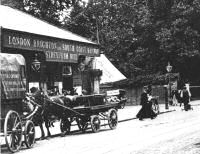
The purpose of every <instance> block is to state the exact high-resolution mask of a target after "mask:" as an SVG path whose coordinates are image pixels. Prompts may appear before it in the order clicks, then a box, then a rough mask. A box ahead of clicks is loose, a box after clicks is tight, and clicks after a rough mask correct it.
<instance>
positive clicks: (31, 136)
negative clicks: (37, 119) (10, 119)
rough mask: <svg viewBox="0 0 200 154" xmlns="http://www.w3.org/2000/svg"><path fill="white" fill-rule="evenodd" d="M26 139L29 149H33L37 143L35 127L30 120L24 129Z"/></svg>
mask: <svg viewBox="0 0 200 154" xmlns="http://www.w3.org/2000/svg"><path fill="white" fill-rule="evenodd" d="M24 139H25V144H26V146H27V148H32V147H33V145H34V143H35V125H34V124H33V122H32V121H30V120H28V121H27V122H26V125H25V128H24Z"/></svg>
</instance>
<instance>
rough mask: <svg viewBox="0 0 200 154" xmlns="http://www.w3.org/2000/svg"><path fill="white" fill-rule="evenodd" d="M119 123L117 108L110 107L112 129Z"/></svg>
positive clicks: (109, 115) (109, 116) (109, 118)
mask: <svg viewBox="0 0 200 154" xmlns="http://www.w3.org/2000/svg"><path fill="white" fill-rule="evenodd" d="M117 124H118V116H117V111H116V110H115V109H110V110H109V111H108V125H109V127H110V129H115V128H116V127H117Z"/></svg>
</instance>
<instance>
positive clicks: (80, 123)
mask: <svg viewBox="0 0 200 154" xmlns="http://www.w3.org/2000/svg"><path fill="white" fill-rule="evenodd" d="M76 122H77V125H78V128H79V130H81V131H82V132H85V131H86V129H87V127H88V122H87V121H86V120H83V119H81V118H77V119H76Z"/></svg>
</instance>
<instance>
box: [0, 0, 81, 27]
mask: <svg viewBox="0 0 200 154" xmlns="http://www.w3.org/2000/svg"><path fill="white" fill-rule="evenodd" d="M78 1H81V0H23V1H22V0H2V4H3V5H9V6H11V7H14V8H17V9H20V10H22V11H24V12H27V13H29V14H31V15H33V16H36V17H38V18H40V19H42V20H45V21H47V22H49V23H52V24H54V25H58V26H61V22H62V21H60V18H61V16H62V15H63V13H64V12H65V11H67V10H68V9H69V8H70V7H72V6H73V5H74V4H75V3H76V2H78Z"/></svg>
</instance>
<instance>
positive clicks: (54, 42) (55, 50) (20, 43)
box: [3, 29, 99, 63]
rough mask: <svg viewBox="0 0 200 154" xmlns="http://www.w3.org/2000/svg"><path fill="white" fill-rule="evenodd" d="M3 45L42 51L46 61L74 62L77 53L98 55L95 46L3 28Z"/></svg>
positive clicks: (76, 58)
mask: <svg viewBox="0 0 200 154" xmlns="http://www.w3.org/2000/svg"><path fill="white" fill-rule="evenodd" d="M3 32H4V35H3V46H4V47H11V48H18V49H26V50H33V51H43V52H45V55H46V60H47V61H57V62H75V63H77V61H78V56H79V55H85V56H99V49H98V47H97V46H94V45H90V44H84V43H78V42H74V41H68V40H63V39H58V38H49V37H45V36H38V35H33V34H32V35H31V34H27V33H22V32H17V31H10V30H6V29H3Z"/></svg>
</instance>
